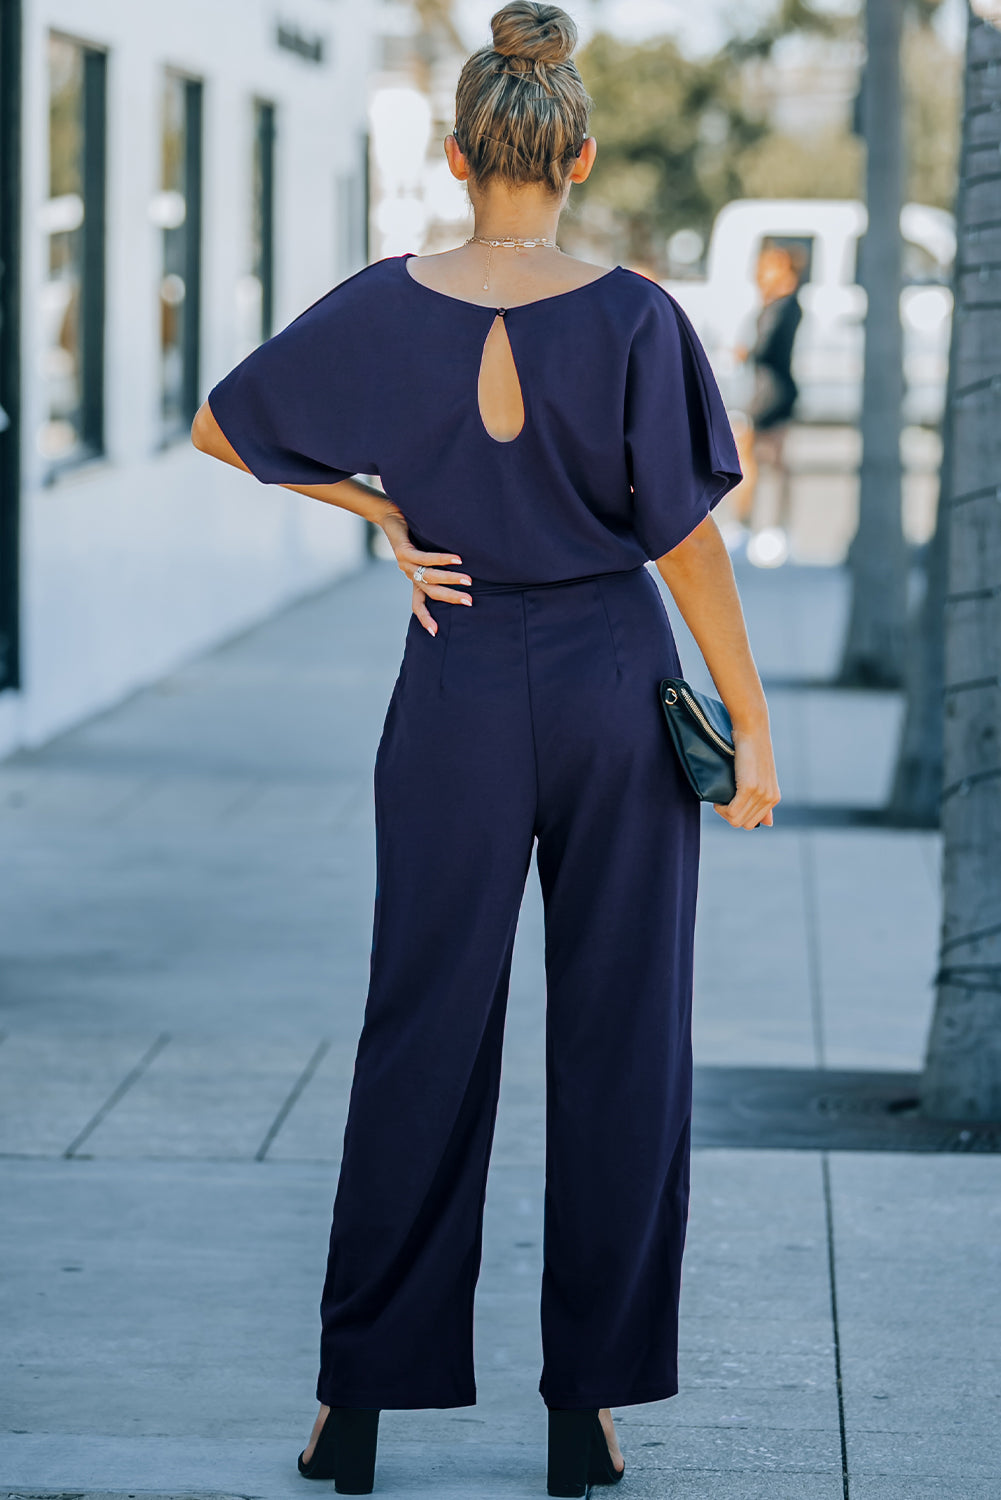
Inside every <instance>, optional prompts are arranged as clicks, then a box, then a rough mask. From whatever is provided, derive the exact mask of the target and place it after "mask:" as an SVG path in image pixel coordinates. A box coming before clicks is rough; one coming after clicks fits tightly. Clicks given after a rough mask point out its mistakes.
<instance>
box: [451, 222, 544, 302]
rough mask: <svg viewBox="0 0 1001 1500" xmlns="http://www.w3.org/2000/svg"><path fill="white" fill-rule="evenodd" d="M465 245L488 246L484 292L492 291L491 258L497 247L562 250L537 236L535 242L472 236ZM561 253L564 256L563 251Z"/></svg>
mask: <svg viewBox="0 0 1001 1500" xmlns="http://www.w3.org/2000/svg"><path fill="white" fill-rule="evenodd" d="M464 243H465V244H467V245H473V244H476V245H486V247H487V264H486V268H485V270H484V272H483V290H484V291H485V292H488V291H489V290H490V257H491V255H493V253H494V247H495V246H501V247H502V248H504V249H511V248H513V249H515V250H531V249H533V248H534V247H535V246H536V245H547V246H549V247H550V248H552V249H554V250H559V249H560V247H559V245H557V243H556V241H555V240H547V239H546V238H545V236H544V235H537V236H536V237H535V239H533V240H522V239H518V238H516V236H514V235H510V234H509V235H505V236H504V238H503V239H499V240H491V239H486V238H485V237H484V236H483V235H482V234H471V235H470V236H469V238H468V240H465V241H464ZM560 253H561V254H562V251H561V252H560Z"/></svg>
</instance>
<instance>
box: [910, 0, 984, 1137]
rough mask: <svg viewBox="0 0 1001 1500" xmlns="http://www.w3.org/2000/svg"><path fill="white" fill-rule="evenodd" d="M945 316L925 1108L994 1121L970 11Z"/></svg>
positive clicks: (980, 86)
mask: <svg viewBox="0 0 1001 1500" xmlns="http://www.w3.org/2000/svg"><path fill="white" fill-rule="evenodd" d="M968 24H969V32H968V36H967V47H966V70H965V72H966V77H965V90H964V93H965V99H964V115H963V144H962V149H961V159H960V182H961V188H960V194H959V202H958V208H959V222H958V225H957V228H958V239H959V249H958V255H957V262H958V263H957V274H956V288H957V297H956V305H955V309H954V313H953V316H954V318H955V319H956V336H955V340H954V343H953V354H954V358H955V372H954V376H953V379H952V401H951V417H952V421H953V439H954V440H953V445H952V476H951V483H950V486H949V488H950V496H949V507H948V509H949V540H948V552H949V567H948V583H947V593H946V599H945V699H944V701H945V713H944V721H945V722H944V774H943V779H944V786H943V789H942V832H943V838H944V851H943V853H944V858H943V915H942V929H941V939H940V946H939V967H938V972H937V974H936V976H935V985H936V996H935V1012H934V1016H933V1018H932V1025H931V1029H930V1032H929V1036H928V1048H927V1054H926V1058H925V1069H924V1078H923V1086H922V1109H923V1110H924V1112H925V1113H926V1114H930V1115H934V1116H937V1117H939V1118H946V1119H966V1120H1001V110H999V109H998V102H999V100H1001V31H999V30H998V29H997V27H996V26H993V25H991V24H990V23H989V22H987V21H984V20H981V19H980V18H979V17H977V16H976V15H973V14H971V15H970V16H969V19H968Z"/></svg>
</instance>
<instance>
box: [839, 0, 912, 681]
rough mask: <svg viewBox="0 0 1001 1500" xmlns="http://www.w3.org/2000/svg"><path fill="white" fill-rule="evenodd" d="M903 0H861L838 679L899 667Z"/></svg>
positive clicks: (902, 627)
mask: <svg viewBox="0 0 1001 1500" xmlns="http://www.w3.org/2000/svg"><path fill="white" fill-rule="evenodd" d="M902 8H903V0H868V3H867V5H866V64H865V74H864V77H863V81H862V121H863V127H864V135H865V141H866V205H867V211H868V227H867V229H866V233H865V235H864V237H863V239H862V243H861V246H860V249H859V261H860V264H859V269H860V280H861V282H862V285H863V286H864V288H865V292H866V299H867V305H866V317H865V364H864V370H863V384H862V419H861V431H862V467H861V472H860V476H859V521H858V529H857V531H856V533H855V536H854V538H853V540H852V544H851V546H850V548H849V549H848V567H849V570H850V573H851V583H852V602H851V612H850V615H849V621H848V631H847V634H846V638H845V645H844V650H843V654H842V659H841V666H840V668H839V671H838V681H839V682H841V683H843V684H844V685H846V686H847V685H862V686H868V685H872V686H881V687H898V686H899V685H900V683H901V682H902V681H903V675H904V638H905V633H906V619H905V616H906V609H907V557H906V550H905V547H904V533H903V526H902V522H901V492H902V483H901V479H902V476H901V463H900V424H901V408H902V405H903V383H904V373H903V333H902V330H901V326H900V291H901V244H900V210H901V206H902V196H903V138H902V131H903V125H902V118H901V89H900V36H901V12H902Z"/></svg>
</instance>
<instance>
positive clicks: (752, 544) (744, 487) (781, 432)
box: [730, 243, 803, 567]
mask: <svg viewBox="0 0 1001 1500" xmlns="http://www.w3.org/2000/svg"><path fill="white" fill-rule="evenodd" d="M801 275H802V270H801V261H800V259H799V257H798V256H797V254H796V252H795V251H794V250H790V249H788V248H786V247H785V246H782V245H769V244H767V243H766V244H765V246H764V247H763V248H762V250H761V252H760V254H759V256H758V261H757V266H756V268H755V280H756V281H757V284H758V290H759V291H760V293H761V303H762V305H761V311H760V312H759V313H758V320H757V336H756V338H755V341H754V343H753V345H752V346H751V347H750V348H747V347H746V346H739V347H738V348H737V349H736V350H735V351H734V352H735V354H736V357H737V359H738V360H739V361H741V363H746V364H748V365H749V366H750V368H751V370H752V375H753V383H752V387H751V397H750V400H749V402H748V406H747V411H746V421H744V422H737V423H735V436H736V439H737V448H738V452H739V454H740V465H741V468H742V469H743V472H744V478H743V482H742V483H741V484H740V485H738V486H737V488H736V489H735V490H734V492H733V495H732V497H731V504H732V507H733V510H732V514H733V517H734V520H735V522H736V526H735V527H732V529H731V533H730V539H731V543H738V544H739V542H741V541H746V547H747V558H748V561H749V562H752V563H756V564H757V565H758V566H761V567H774V566H777V565H778V564H780V563H783V562H785V560H786V558H787V557H788V555H789V541H788V534H789V525H790V485H789V471H788V469H787V467H786V463H785V455H784V449H785V440H786V434H787V432H788V430H789V422H790V419H791V417H792V415H793V410H794V408H795V405H796V397H797V395H798V391H797V388H796V382H795V380H794V379H793V374H792V356H793V346H794V344H795V341H796V330H797V329H798V328H799V325H800V320H801V319H802V316H803V312H802V308H801V307H800V303H799V296H798V293H799V286H800V279H801ZM762 466H764V467H765V468H767V469H768V470H769V471H770V472H771V473H772V475H773V476H774V480H775V488H776V505H775V517H774V520H773V521H772V523H771V525H769V526H765V527H761V528H759V529H757V530H756V529H755V524H754V523H755V510H756V503H755V502H756V500H757V498H758V477H759V473H760V469H761V467H762Z"/></svg>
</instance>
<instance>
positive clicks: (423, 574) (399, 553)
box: [382, 515, 473, 635]
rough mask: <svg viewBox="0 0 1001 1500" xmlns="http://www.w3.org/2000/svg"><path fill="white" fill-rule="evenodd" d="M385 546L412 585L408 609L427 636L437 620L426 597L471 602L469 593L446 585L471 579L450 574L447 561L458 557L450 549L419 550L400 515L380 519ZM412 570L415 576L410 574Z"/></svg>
mask: <svg viewBox="0 0 1001 1500" xmlns="http://www.w3.org/2000/svg"><path fill="white" fill-rule="evenodd" d="M382 529H383V531H384V532H385V533H386V537H387V540H388V541H389V545H390V546H391V547H392V549H393V555H394V557H395V558H396V564H397V567H398V568H399V569H400V572H401V573H403V575H404V576H405V577H406V578H409V580H410V582H411V583H412V584H413V590H414V595H413V600H412V601H411V608H412V609H413V612H414V614H415V615H416V616H417V618H418V620H420V622H421V624H422V625H423V626H424V629H425V630H426V631H427V633H428V635H437V634H438V622H437V621H436V620H435V618H434V616H433V615H432V614H431V611H430V610H429V609H428V607H427V603H426V601H427V600H428V599H440V600H441V601H442V603H444V604H472V602H473V601H472V598H471V597H470V595H469V594H463V593H460V592H459V590H458V589H454V588H449V587H448V585H449V584H450V583H458V584H463V583H464V584H467V585H468V584H469V583H471V582H472V580H471V579H470V578H469V576H468V575H467V574H465V573H452V572H450V571H449V570H448V567H447V564H448V563H461V562H462V558H461V557H456V555H455V553H454V552H421V550H420V548H418V547H415V546H414V544H413V542H412V541H411V540H410V533H409V531H408V530H407V523H406V521H405V520H404V519H403V517H402V515H400V516H388V517H387V518H386V519H385V520H384V521H383V522H382ZM415 573H416V575H417V576H416V578H415V577H414V575H415Z"/></svg>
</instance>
